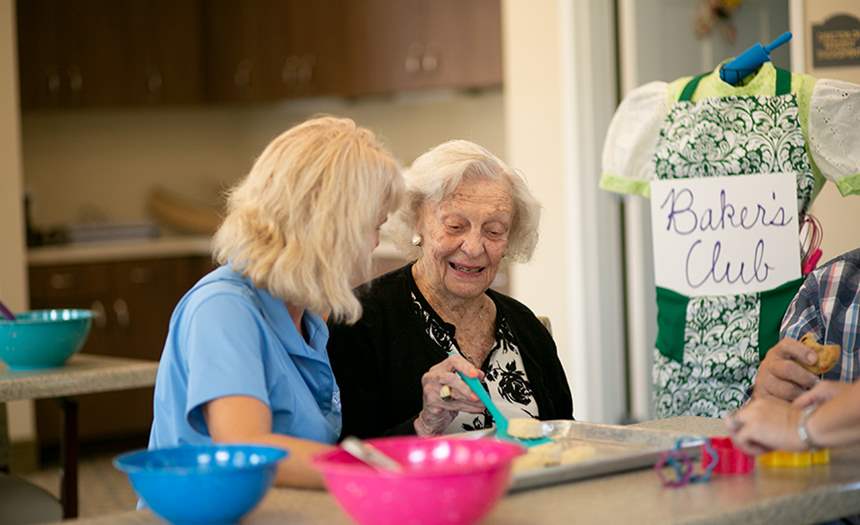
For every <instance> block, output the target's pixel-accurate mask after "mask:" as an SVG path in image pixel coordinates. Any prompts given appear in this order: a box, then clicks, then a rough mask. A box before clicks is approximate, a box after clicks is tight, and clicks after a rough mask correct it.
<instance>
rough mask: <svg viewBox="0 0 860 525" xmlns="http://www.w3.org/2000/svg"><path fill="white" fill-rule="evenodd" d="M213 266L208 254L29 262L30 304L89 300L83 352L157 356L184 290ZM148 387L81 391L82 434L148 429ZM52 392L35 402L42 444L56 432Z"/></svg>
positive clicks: (94, 436) (83, 304) (49, 443)
mask: <svg viewBox="0 0 860 525" xmlns="http://www.w3.org/2000/svg"><path fill="white" fill-rule="evenodd" d="M211 268H212V263H211V261H210V258H209V257H203V256H201V257H178V258H167V259H143V260H132V261H117V262H108V263H97V264H72V265H57V266H32V267H31V268H30V295H31V299H30V302H31V305H32V308H34V309H37V308H61V307H75V308H89V309H92V310H93V311H95V312H96V318H95V320H94V322H93V327H92V330H91V332H90V336H89V337H88V339H87V342H86V344H85V346H84V348H83V350H82V351H83V352H86V353H92V354H100V355H109V356H118V357H129V358H137V359H150V360H158V359H159V358H160V357H161V351H162V349H163V346H164V340H165V337H166V335H167V328H168V322H169V321H170V315H171V314H172V312H173V308H174V307H175V306H176V303H177V302H178V301H179V299H180V298H181V297H182V295H183V294H184V293H185V292H186V291H187V290H188V289H189V288H190V287H191V286H192V285H193V284H194V283H195V282H196V281H197V280H198V279H199V278H200V277H202V276H203V275H205V274H206V273H207V272H208V271H210V270H211ZM152 392H153V390H152V388H143V389H136V390H128V391H119V392H111V393H105V394H93V395H86V396H81V398H80V423H79V424H80V438H81V441H82V442H84V443H86V442H98V441H102V440H107V439H112V438H124V437H130V436H131V437H134V436H136V437H139V438H142V437H143V436H145V435H147V433H148V432H149V428H150V424H151V422H152ZM60 422H61V419H60V411H59V408H58V405H57V404H56V403H55V402H54V401H53V400H40V401H37V402H36V427H37V434H38V439H39V445H40V447H42V448H43V449H45V448H50V447H53V446H55V445H56V444H57V443H58V442H59V436H60V433H61V427H60Z"/></svg>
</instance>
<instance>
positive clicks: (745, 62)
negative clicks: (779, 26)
mask: <svg viewBox="0 0 860 525" xmlns="http://www.w3.org/2000/svg"><path fill="white" fill-rule="evenodd" d="M789 40H791V31H786V32H785V33H783V34H781V35H779V36H778V37H776V40H774V41H773V42H771V43H770V44H768V45H766V46H762V45H761V44H760V43H758V42H756V43H755V44H753V45H752V46H751V47H750V48H749V49H747V50H746V51H744V52H743V53H741V54H740V55H738V56H737V58H735V59H734V60H731V61H730V62H727V63H725V64H723V67H722V68H720V78H721V79H723V81H724V82H728V83H729V84H731V85H733V86H737V85H738V84H740V82H741V80H743V79H744V78H746V77H748V76H750V75H752V74H753V73H755V72H756V71H758V68H760V67H761V65H762V64H764V63H765V62H768V61H770V52H771V51H773V50H774V49H776V48H778V47H779V46H781V45H783V44H785V43H786V42H788V41H789Z"/></svg>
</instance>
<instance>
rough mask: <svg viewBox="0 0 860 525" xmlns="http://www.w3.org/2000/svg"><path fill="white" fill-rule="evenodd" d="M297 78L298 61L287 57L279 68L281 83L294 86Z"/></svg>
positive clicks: (295, 58)
mask: <svg viewBox="0 0 860 525" xmlns="http://www.w3.org/2000/svg"><path fill="white" fill-rule="evenodd" d="M298 76H299V59H298V58H297V57H294V56H288V57H287V58H286V60H284V65H283V67H281V81H282V82H283V83H284V84H286V85H287V86H290V87H292V86H294V85H295V84H296V82H297V79H298Z"/></svg>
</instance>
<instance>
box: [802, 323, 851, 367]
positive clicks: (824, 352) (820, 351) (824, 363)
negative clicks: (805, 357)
mask: <svg viewBox="0 0 860 525" xmlns="http://www.w3.org/2000/svg"><path fill="white" fill-rule="evenodd" d="M800 342H801V343H803V344H804V345H805V346H807V347H809V348H811V349H813V350H815V355H816V356H817V357H818V360H817V361H816V362H815V364H811V365H808V364H804V363H801V366H802V367H803V368H805V369H807V370H809V371H810V372H812V373H813V374H815V375H822V374H824V373H827V372H828V371H829V370H830V369H831V368H833V367H834V366H836V361H838V360H839V355H840V354H841V353H842V348H840V346H839V345H823V344H820V343H819V342H818V339H817V338H816V337H815V334H814V333H812V332H807V333H806V334H804V335H803V337H801V338H800Z"/></svg>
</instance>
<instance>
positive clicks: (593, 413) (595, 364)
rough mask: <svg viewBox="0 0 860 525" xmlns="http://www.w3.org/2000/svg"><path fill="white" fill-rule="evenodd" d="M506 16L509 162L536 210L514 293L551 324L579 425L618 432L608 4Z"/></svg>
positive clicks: (620, 385)
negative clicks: (606, 153)
mask: <svg viewBox="0 0 860 525" xmlns="http://www.w3.org/2000/svg"><path fill="white" fill-rule="evenodd" d="M502 12H503V34H504V42H505V48H504V57H505V63H504V66H505V113H506V123H507V130H508V139H507V140H508V151H509V156H510V159H511V162H512V163H513V164H514V165H516V166H519V167H520V168H522V169H523V170H525V173H526V174H527V175H528V177H529V181H530V184H531V187H532V189H533V190H534V192H535V194H536V196H537V197H538V199H539V200H540V201H541V203H542V204H543V216H542V218H541V229H540V243H539V244H538V247H537V250H536V252H535V256H534V259H533V260H532V261H531V262H530V263H528V264H526V265H515V266H514V267H513V269H512V274H513V291H514V295H515V296H517V297H518V298H520V299H521V300H523V301H524V302H525V303H526V304H528V305H529V306H530V307H531V308H532V309H533V310H534V311H535V312H537V313H538V314H541V315H547V316H549V317H550V319H551V320H552V323H553V337H554V339H555V341H556V344H557V346H558V352H559V356H560V358H561V361H562V364H563V365H564V367H565V370H566V372H567V375H568V379H569V380H570V382H571V390H572V392H573V402H574V413H575V416H576V418H577V419H581V420H587V421H599V422H611V423H615V422H618V421H619V420H621V419H622V418H623V417H624V415H625V413H626V395H625V390H626V389H625V380H624V377H625V365H624V344H625V343H624V333H623V330H622V327H623V325H624V323H623V299H622V294H621V285H622V276H623V274H622V273H621V267H620V263H621V256H620V231H621V224H620V213H619V207H618V203H617V201H615V200H614V199H613V198H612V197H611V196H609V195H607V194H606V193H604V192H601V191H600V190H598V188H597V182H598V178H599V175H600V165H599V164H600V163H599V159H600V150H601V147H602V140H603V135H604V134H605V132H606V129H607V126H608V124H609V119H610V117H611V115H612V111H613V109H614V107H615V55H614V52H615V49H614V41H615V35H614V29H613V24H612V22H613V12H612V4H611V3H610V2H582V1H579V0H555V1H543V2H522V1H520V0H506V1H505V2H504V3H503V11H502Z"/></svg>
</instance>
